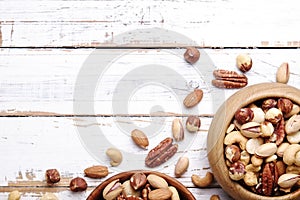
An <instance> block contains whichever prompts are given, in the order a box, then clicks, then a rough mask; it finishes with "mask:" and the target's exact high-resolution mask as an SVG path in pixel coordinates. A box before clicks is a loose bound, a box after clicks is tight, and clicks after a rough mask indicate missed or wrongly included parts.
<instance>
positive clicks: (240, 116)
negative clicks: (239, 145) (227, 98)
mask: <svg viewBox="0 0 300 200" xmlns="http://www.w3.org/2000/svg"><path fill="white" fill-rule="evenodd" d="M234 117H235V119H236V121H237V122H238V123H239V124H245V123H246V122H250V121H251V120H252V119H253V117H254V113H253V111H252V110H251V109H250V108H241V109H239V110H237V111H236V112H235V114H234Z"/></svg>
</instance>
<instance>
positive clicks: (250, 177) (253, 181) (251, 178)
mask: <svg viewBox="0 0 300 200" xmlns="http://www.w3.org/2000/svg"><path fill="white" fill-rule="evenodd" d="M244 182H245V183H246V185H248V186H255V185H257V183H258V180H257V176H256V174H255V173H254V172H247V173H246V174H245V176H244Z"/></svg>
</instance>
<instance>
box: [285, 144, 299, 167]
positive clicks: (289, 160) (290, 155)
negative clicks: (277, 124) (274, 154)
mask: <svg viewBox="0 0 300 200" xmlns="http://www.w3.org/2000/svg"><path fill="white" fill-rule="evenodd" d="M299 151H300V145H299V144H291V145H289V146H288V148H287V149H286V151H285V152H284V153H283V162H284V163H285V164H287V165H292V164H294V163H297V164H300V161H299V160H297V159H299V156H296V154H297V153H298V152H299ZM297 166H298V165H297Z"/></svg>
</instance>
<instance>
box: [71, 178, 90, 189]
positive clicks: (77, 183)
mask: <svg viewBox="0 0 300 200" xmlns="http://www.w3.org/2000/svg"><path fill="white" fill-rule="evenodd" d="M69 187H70V190H71V191H73V192H81V191H85V190H86V189H87V183H86V181H85V180H84V179H83V178H80V177H76V178H73V179H72V180H71V182H70V186H69Z"/></svg>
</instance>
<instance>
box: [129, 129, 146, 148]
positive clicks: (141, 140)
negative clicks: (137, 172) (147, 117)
mask: <svg viewBox="0 0 300 200" xmlns="http://www.w3.org/2000/svg"><path fill="white" fill-rule="evenodd" d="M131 138H132V140H133V141H134V143H135V144H136V145H138V146H139V147H141V148H143V149H147V147H148V146H149V140H148V138H147V136H146V135H145V133H144V132H143V131H140V130H138V129H134V130H133V131H131Z"/></svg>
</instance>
